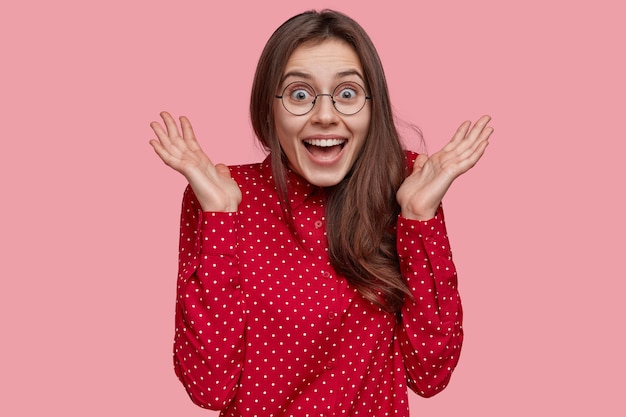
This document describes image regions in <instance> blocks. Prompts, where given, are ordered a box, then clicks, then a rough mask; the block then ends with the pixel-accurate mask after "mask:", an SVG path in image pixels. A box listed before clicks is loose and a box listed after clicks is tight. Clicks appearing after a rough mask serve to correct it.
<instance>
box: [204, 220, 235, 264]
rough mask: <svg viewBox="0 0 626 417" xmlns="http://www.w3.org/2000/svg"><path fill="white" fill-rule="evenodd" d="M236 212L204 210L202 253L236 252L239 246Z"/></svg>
mask: <svg viewBox="0 0 626 417" xmlns="http://www.w3.org/2000/svg"><path fill="white" fill-rule="evenodd" d="M236 218H237V213H235V212H227V213H224V212H203V213H202V214H201V215H200V253H201V254H203V255H225V254H234V253H235V252H236V248H237V236H236V233H235V230H236V229H235V222H236Z"/></svg>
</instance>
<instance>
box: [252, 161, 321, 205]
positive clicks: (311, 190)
mask: <svg viewBox="0 0 626 417" xmlns="http://www.w3.org/2000/svg"><path fill="white" fill-rule="evenodd" d="M261 170H262V172H263V173H264V174H265V176H266V177H267V178H268V180H269V181H271V182H272V185H274V186H275V184H274V176H273V174H272V156H271V155H268V156H267V157H266V158H265V160H264V161H263V163H262V166H261ZM324 194H325V193H324V189H323V188H322V187H318V186H316V185H313V184H311V183H309V182H308V181H307V180H305V179H304V178H302V177H301V176H300V175H299V174H297V173H296V172H295V171H293V170H292V169H290V168H287V196H288V198H289V203H290V206H291V208H292V209H296V208H298V207H300V206H301V205H302V204H304V203H305V202H307V201H310V200H312V199H314V198H319V197H322V196H323V195H324Z"/></svg>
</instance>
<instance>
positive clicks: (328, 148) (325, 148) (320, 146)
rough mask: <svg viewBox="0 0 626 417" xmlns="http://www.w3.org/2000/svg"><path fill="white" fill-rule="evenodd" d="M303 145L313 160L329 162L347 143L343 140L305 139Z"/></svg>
mask: <svg viewBox="0 0 626 417" xmlns="http://www.w3.org/2000/svg"><path fill="white" fill-rule="evenodd" d="M303 143H304V146H305V147H306V149H307V151H308V152H309V153H310V154H311V155H312V156H313V157H314V158H317V159H324V160H329V159H333V158H335V157H337V156H338V155H339V154H340V153H341V151H342V150H343V148H344V146H346V143H348V141H347V140H345V139H306V140H304V141H303Z"/></svg>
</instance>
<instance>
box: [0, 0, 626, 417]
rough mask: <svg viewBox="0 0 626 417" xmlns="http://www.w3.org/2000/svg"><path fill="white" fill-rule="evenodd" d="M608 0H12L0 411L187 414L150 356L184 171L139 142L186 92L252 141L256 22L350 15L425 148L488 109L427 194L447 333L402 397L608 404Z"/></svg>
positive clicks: (165, 322)
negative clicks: (442, 373)
mask: <svg viewBox="0 0 626 417" xmlns="http://www.w3.org/2000/svg"><path fill="white" fill-rule="evenodd" d="M622 4H623V2H621V1H619V0H615V1H607V0H595V1H571V0H570V1H566V0H562V1H548V0H527V1H525V2H515V3H514V2H504V1H498V0H482V1H471V2H468V1H462V0H459V1H445V2H443V1H442V2H435V1H410V2H409V1H406V2H394V1H388V2H383V3H381V2H365V1H362V0H359V1H323V2H322V1H308V2H305V1H293V0H290V1H263V2H248V3H244V2H238V1H229V2H208V1H168V2H165V1H160V0H158V1H157V0H150V1H148V0H139V1H128V0H125V1H121V0H108V1H98V2H96V1H93V2H91V1H77V0H76V1H69V0H59V1H31V2H16V1H13V2H7V4H5V5H3V7H2V14H1V16H0V44H1V49H0V53H1V55H0V56H1V58H0V59H1V65H0V72H1V76H0V87H1V88H0V105H1V106H2V108H1V109H0V122H1V124H2V126H1V128H0V132H2V135H1V138H0V155H1V157H2V162H1V163H0V181H1V182H2V184H1V185H2V194H3V199H2V200H3V203H2V209H1V210H2V215H1V216H0V222H1V223H0V230H1V232H0V235H1V238H0V239H1V244H2V252H1V253H2V261H1V262H0V268H1V270H0V277H1V281H0V282H1V284H0V285H1V288H0V298H1V299H0V309H1V311H0V313H1V315H0V317H1V319H0V320H2V327H1V331H2V343H1V344H0V349H1V355H0V361H2V366H1V371H0V375H1V376H0V378H1V381H2V400H1V401H0V414H1V415H3V416H43V415H51V414H54V415H64V416H113V415H115V416H130V415H145V416H171V415H176V416H194V415H197V416H208V415H211V416H212V415H216V414H215V413H212V412H208V413H207V412H205V411H203V410H201V409H199V408H197V407H196V406H194V405H193V404H192V403H191V402H190V401H189V400H188V398H187V396H186V394H185V392H184V390H183V387H182V385H180V384H179V383H178V381H177V380H176V378H175V376H174V373H173V370H172V365H171V341H172V338H173V312H174V292H175V278H176V256H177V255H176V251H177V236H178V229H177V228H178V215H179V207H180V198H181V195H182V189H183V187H184V185H185V183H184V180H183V179H182V177H179V176H178V175H177V174H175V173H174V172H173V171H170V170H169V169H167V168H166V167H165V166H164V165H163V164H162V163H161V162H160V161H159V160H158V159H157V157H156V155H155V154H154V153H153V151H152V149H151V148H150V146H149V145H148V139H150V138H151V137H152V132H151V130H150V128H149V126H148V124H149V122H150V121H152V120H156V119H157V117H158V113H159V111H161V110H164V109H166V110H169V111H170V112H172V113H173V114H175V115H180V114H186V115H187V116H189V117H190V119H191V120H192V122H193V123H194V127H195V130H196V133H197V135H198V136H199V138H200V140H201V142H202V144H203V145H204V148H205V150H206V151H207V153H209V155H210V156H211V157H212V158H213V159H214V160H215V161H219V162H225V163H238V162H251V161H256V160H259V158H261V156H260V155H261V154H260V152H259V151H258V150H257V148H256V147H255V145H254V140H253V136H252V133H251V130H250V125H249V122H248V115H247V106H248V96H249V89H250V85H251V77H252V75H253V71H254V66H255V63H256V59H257V58H258V55H259V53H260V51H261V48H262V47H263V45H264V43H265V41H266V40H267V38H268V37H269V35H270V34H271V32H272V31H273V30H274V29H275V28H276V27H277V26H278V25H279V24H280V23H281V22H282V21H284V20H285V19H286V18H288V17H290V16H292V15H293V14H296V13H298V12H300V11H303V10H305V9H309V8H322V7H331V8H336V9H338V10H341V11H344V12H346V13H348V14H349V15H351V16H352V17H354V18H355V19H356V20H358V21H359V22H360V23H361V24H362V25H363V26H364V27H365V29H366V30H367V31H368V32H369V33H370V35H371V37H372V38H373V40H374V42H375V44H376V45H377V47H378V49H379V53H380V55H381V56H382V59H383V62H384V63H385V69H386V73H387V77H388V80H389V84H390V88H391V95H392V100H393V102H394V104H395V108H396V110H397V112H398V114H399V115H400V116H402V117H403V118H404V119H406V120H408V121H410V122H413V123H415V124H417V125H418V126H420V127H421V128H422V130H423V132H424V134H425V137H426V141H427V143H428V147H429V149H430V150H431V151H435V150H437V149H439V148H440V147H441V146H442V145H443V144H444V143H445V142H446V141H447V140H448V139H449V137H450V136H451V135H452V133H453V132H454V130H455V129H456V127H457V126H458V124H460V123H461V122H462V121H463V120H465V119H468V118H469V119H473V120H474V119H476V118H477V117H479V116H480V115H481V114H483V113H489V114H491V115H492V116H493V126H494V127H495V129H496V131H495V134H494V136H493V139H492V141H491V142H492V143H491V145H490V147H489V149H488V151H487V154H486V157H485V159H484V160H483V161H481V163H480V164H479V165H478V166H477V167H476V168H475V169H474V170H473V171H471V172H470V173H468V174H467V175H466V176H465V177H462V178H461V179H460V180H459V181H458V183H457V184H455V185H454V186H453V188H452V189H451V190H450V192H449V194H448V195H447V197H446V200H445V201H444V204H445V205H446V209H447V219H448V223H449V225H448V227H449V232H450V235H451V239H452V245H453V249H454V253H455V257H456V261H457V264H458V265H457V266H458V268H459V271H460V280H461V287H460V288H461V291H462V296H463V300H464V306H465V314H466V322H465V329H466V334H467V338H466V343H465V347H464V351H463V355H462V358H461V362H460V365H459V367H458V368H457V371H456V373H455V375H454V376H453V379H452V382H451V385H450V386H449V387H448V389H447V390H446V391H445V392H443V393H442V394H440V395H439V396H436V397H434V398H432V399H428V400H425V399H421V398H419V397H417V396H412V397H411V406H412V411H413V415H415V416H427V415H437V416H440V417H445V416H458V415H469V416H494V417H495V416H528V415H536V416H548V415H602V416H609V415H613V416H617V415H624V412H625V411H624V405H623V404H624V403H623V401H622V400H621V398H622V397H623V392H622V391H623V387H624V382H623V378H624V371H625V364H624V359H623V355H624V353H623V352H624V351H626V346H625V342H624V337H623V331H624V318H625V316H626V314H625V313H624V309H623V305H624V300H623V299H624V290H625V289H626V286H625V285H624V281H625V278H626V276H625V275H626V274H625V273H624V269H623V266H622V265H623V258H624V254H623V250H624V247H625V245H624V238H625V236H626V230H625V229H626V228H625V222H624V211H625V209H626V207H625V204H624V202H623V197H624V180H625V179H626V175H625V172H624V163H623V159H624V151H625V148H626V146H625V145H624V143H625V140H626V135H625V134H624V121H625V110H626V105H625V104H624V97H625V96H626V88H625V81H624V74H626V65H625V58H624V41H625V39H626V32H625V30H624V25H623V22H622V20H623V16H624V10H623V6H621V5H622Z"/></svg>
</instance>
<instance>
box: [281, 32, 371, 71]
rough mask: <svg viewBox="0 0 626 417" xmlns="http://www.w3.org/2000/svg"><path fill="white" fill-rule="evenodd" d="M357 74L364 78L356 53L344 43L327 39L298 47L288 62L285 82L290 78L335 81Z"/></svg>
mask: <svg viewBox="0 0 626 417" xmlns="http://www.w3.org/2000/svg"><path fill="white" fill-rule="evenodd" d="M355 73H356V74H357V75H358V76H360V77H363V68H362V67H361V60H360V59H359V56H358V55H357V53H356V51H355V50H354V49H353V48H352V47H351V46H350V45H349V44H347V43H346V42H344V41H341V40H338V39H327V40H324V41H322V42H307V43H304V44H302V45H300V46H299V47H297V48H296V49H295V50H294V51H293V53H292V54H291V56H290V57H289V59H288V60H287V64H286V65H285V70H284V72H283V80H284V79H286V78H288V77H290V76H298V77H306V78H311V79H319V80H325V79H329V80H330V79H332V80H335V79H337V78H342V77H345V76H348V75H352V74H355Z"/></svg>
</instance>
